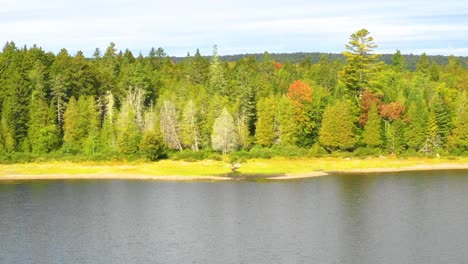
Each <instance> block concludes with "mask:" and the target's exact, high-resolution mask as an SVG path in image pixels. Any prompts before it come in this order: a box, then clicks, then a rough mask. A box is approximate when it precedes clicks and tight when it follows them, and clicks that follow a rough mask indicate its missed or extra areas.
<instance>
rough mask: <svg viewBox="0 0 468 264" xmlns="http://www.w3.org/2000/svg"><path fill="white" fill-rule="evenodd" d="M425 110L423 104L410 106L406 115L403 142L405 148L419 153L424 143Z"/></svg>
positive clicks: (425, 127) (425, 130)
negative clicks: (406, 120)
mask: <svg viewBox="0 0 468 264" xmlns="http://www.w3.org/2000/svg"><path fill="white" fill-rule="evenodd" d="M427 117H428V113H427V108H426V105H425V104H424V103H423V102H415V103H413V104H411V105H410V107H409V109H408V113H407V118H408V125H407V126H406V129H405V142H406V144H407V146H408V147H409V148H411V149H413V150H415V151H419V150H421V149H422V148H423V146H424V144H425V143H426V134H427Z"/></svg>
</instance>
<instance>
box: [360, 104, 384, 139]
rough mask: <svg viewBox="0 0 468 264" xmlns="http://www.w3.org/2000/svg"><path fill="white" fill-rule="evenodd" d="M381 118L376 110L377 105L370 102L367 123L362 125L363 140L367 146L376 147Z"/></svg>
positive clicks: (379, 133)
mask: <svg viewBox="0 0 468 264" xmlns="http://www.w3.org/2000/svg"><path fill="white" fill-rule="evenodd" d="M381 126H382V119H381V117H380V116H379V113H378V111H377V106H376V105H375V104H372V105H371V107H370V110H369V115H368V119H367V123H366V125H365V126H364V133H363V142H364V144H366V145H367V146H369V147H378V146H380V145H381V144H382V139H381Z"/></svg>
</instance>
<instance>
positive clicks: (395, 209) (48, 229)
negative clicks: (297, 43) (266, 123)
mask: <svg viewBox="0 0 468 264" xmlns="http://www.w3.org/2000/svg"><path fill="white" fill-rule="evenodd" d="M378 175H379V176H375V175H374V176H369V175H367V176H364V175H337V176H331V177H322V178H314V179H308V180H298V181H287V182H215V183H210V182H189V183H187V182H186V183H182V182H153V181H35V182H22V183H15V184H12V183H9V184H4V183H1V184H0V263H20V264H27V263H47V264H51V263H52V264H53V263H57V264H58V263H100V264H103V263H104V264H107V263H109V264H110V263H112V264H124V263H125V264H127V263H170V264H174V263H203V264H205V263H256V264H262V263H265V264H270V263H356V264H366V263H369V264H370V263H372V264H376V263H380V264H382V263H389V264H390V263H391V264H398V263H421V264H423V263H424V264H430V263H437V264H440V263H450V264H457V263H460V264H461V263H468V171H451V172H447V171H435V172H417V173H415V172H411V173H398V174H392V173H390V174H378ZM396 175H398V177H396Z"/></svg>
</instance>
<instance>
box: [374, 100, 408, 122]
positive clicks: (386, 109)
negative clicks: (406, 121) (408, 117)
mask: <svg viewBox="0 0 468 264" xmlns="http://www.w3.org/2000/svg"><path fill="white" fill-rule="evenodd" d="M404 111H405V106H404V105H401V104H400V103H399V102H392V103H389V104H384V105H382V106H381V107H380V115H381V116H382V117H383V118H386V119H388V120H390V121H393V120H397V119H400V118H401V115H402V114H403V112H404Z"/></svg>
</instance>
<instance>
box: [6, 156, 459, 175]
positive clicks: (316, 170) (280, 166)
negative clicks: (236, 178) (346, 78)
mask: <svg viewBox="0 0 468 264" xmlns="http://www.w3.org/2000/svg"><path fill="white" fill-rule="evenodd" d="M432 169H468V158H459V159H453V160H452V159H451V160H448V159H420V158H414V159H393V158H389V159H380V158H372V159H340V158H320V159H316V158H307V159H305V158H304V159H286V158H273V159H254V160H248V161H246V162H244V163H242V165H241V168H240V170H239V172H240V174H241V175H246V177H248V176H249V175H256V176H265V177H271V176H273V175H276V176H278V175H282V176H283V177H279V178H278V179H292V178H303V177H313V176H322V175H326V172H384V171H405V170H432ZM230 172H231V169H230V165H229V164H228V163H227V162H224V161H212V160H206V161H197V162H184V161H174V160H162V161H158V162H152V163H139V162H131V163H124V162H117V163H115V162H99V163H96V162H80V163H73V162H44V163H25V164H8V165H0V180H1V179H4V180H14V179H83V178H86V179H161V180H184V179H187V180H189V179H190V180H192V179H208V180H226V179H230V178H228V177H226V176H227V175H228V174H229V173H230Z"/></svg>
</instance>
